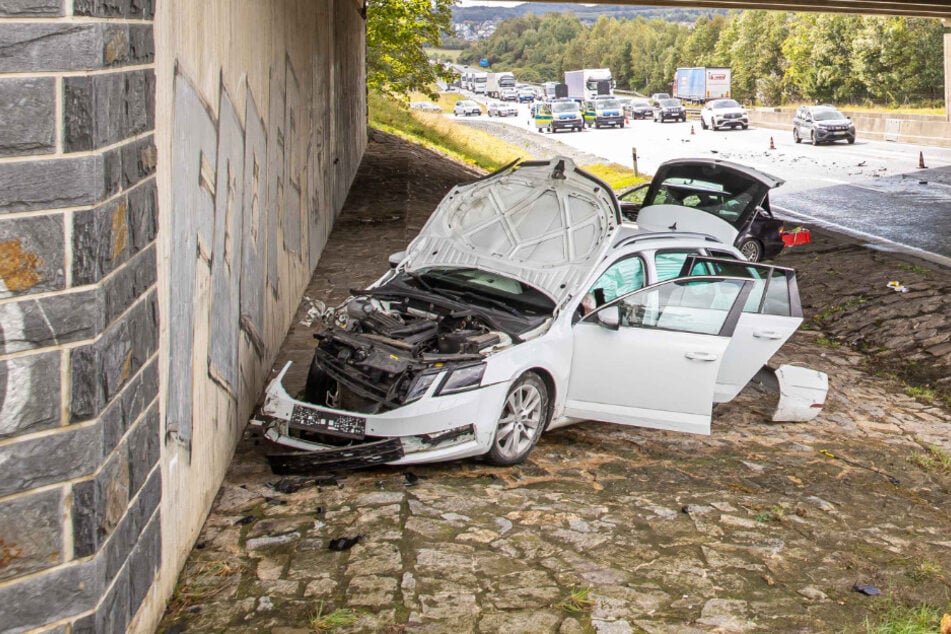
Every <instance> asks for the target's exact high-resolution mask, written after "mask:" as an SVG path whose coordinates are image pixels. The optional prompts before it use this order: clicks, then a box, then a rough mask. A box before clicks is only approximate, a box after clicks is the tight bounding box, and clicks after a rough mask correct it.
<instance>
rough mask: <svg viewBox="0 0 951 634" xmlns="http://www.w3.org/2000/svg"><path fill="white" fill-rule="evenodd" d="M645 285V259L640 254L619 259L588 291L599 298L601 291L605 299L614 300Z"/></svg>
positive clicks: (606, 300)
mask: <svg viewBox="0 0 951 634" xmlns="http://www.w3.org/2000/svg"><path fill="white" fill-rule="evenodd" d="M643 287H644V261H643V260H641V258H640V257H638V256H636V255H635V256H630V257H627V258H624V259H623V260H618V261H617V262H615V263H614V264H612V265H611V266H609V267H608V269H607V270H606V271H605V272H604V273H602V274H601V277H599V278H598V279H597V281H596V282H595V283H594V284H592V285H591V289H590V290H589V291H588V293H589V294H590V295H592V296H594V297H596V298H597V296H598V295H599V293H598V292H597V291H599V290H600V291H601V293H603V301H604V302H610V301H614V300H615V299H617V298H618V297H621V296H622V295H626V294H628V293H630V292H632V291H636V290H637V289H639V288H643Z"/></svg>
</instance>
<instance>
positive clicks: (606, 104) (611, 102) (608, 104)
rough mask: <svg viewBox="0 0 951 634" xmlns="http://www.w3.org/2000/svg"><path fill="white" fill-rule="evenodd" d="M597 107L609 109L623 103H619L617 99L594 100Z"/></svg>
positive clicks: (618, 106)
mask: <svg viewBox="0 0 951 634" xmlns="http://www.w3.org/2000/svg"><path fill="white" fill-rule="evenodd" d="M594 105H595V107H596V108H598V109H600V110H607V109H609V108H620V107H621V104H620V103H618V100H617V99H599V100H598V101H595V102H594Z"/></svg>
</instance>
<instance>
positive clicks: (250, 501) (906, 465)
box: [162, 133, 951, 634]
mask: <svg viewBox="0 0 951 634" xmlns="http://www.w3.org/2000/svg"><path fill="white" fill-rule="evenodd" d="M472 176H473V174H472V172H470V171H469V170H468V169H466V168H464V167H461V166H458V165H456V164H453V163H449V162H447V161H445V160H443V159H434V158H433V157H432V156H429V155H428V154H427V153H426V152H425V151H423V150H419V149H418V148H414V147H413V146H410V145H407V144H405V143H402V142H398V141H396V140H394V139H392V138H390V137H386V136H384V135H381V134H378V133H373V135H372V137H371V144H370V149H369V150H368V153H367V158H366V160H365V163H364V170H363V172H362V173H361V176H360V177H359V180H358V183H357V185H356V186H355V188H354V192H353V194H352V195H351V199H350V200H349V202H348V207H347V210H346V211H345V212H344V215H343V216H342V217H341V218H340V221H339V224H338V225H337V229H336V230H335V232H334V234H333V236H332V237H331V244H330V245H329V248H328V249H327V251H326V252H325V256H324V257H323V259H322V260H321V262H320V265H319V267H318V269H317V271H316V273H315V275H314V278H313V281H312V284H311V286H310V288H308V291H307V293H306V295H307V297H309V298H312V299H320V300H322V301H331V302H334V301H339V300H341V299H343V298H344V297H345V296H346V294H347V289H349V288H351V287H360V286H362V285H364V284H367V283H368V282H370V281H372V279H374V278H375V277H376V276H377V275H378V274H379V273H380V271H382V270H383V269H384V267H385V266H386V256H387V254H388V253H389V252H390V251H395V250H398V249H400V248H402V247H403V246H404V245H405V244H406V242H407V241H408V240H409V238H411V237H412V236H413V235H415V233H416V232H417V231H418V230H419V228H420V226H421V225H422V222H423V221H424V220H425V217H426V214H427V213H428V212H429V211H431V210H432V208H433V207H434V206H435V204H436V202H437V201H438V200H439V198H440V197H441V196H442V194H443V193H444V192H445V191H446V189H447V188H448V186H450V185H451V184H452V183H455V182H458V181H460V180H465V179H467V178H471V177H472ZM834 240H835V238H832V237H825V236H817V243H818V244H816V245H814V246H813V247H810V248H811V249H813V250H812V251H810V250H809V248H807V249H803V250H800V251H794V252H791V253H790V254H787V255H784V256H783V258H784V260H782V261H781V263H785V264H789V265H791V266H799V264H800V263H805V264H808V262H809V260H810V259H817V261H818V262H819V264H820V266H819V268H812V269H808V270H807V271H806V272H805V274H804V275H802V276H801V278H800V279H801V282H800V283H801V286H802V287H803V296H804V301H805V303H806V305H807V310H809V311H810V313H811V315H812V316H818V317H819V318H820V319H817V320H816V319H810V323H812V324H814V326H813V328H816V329H815V330H804V331H801V332H799V333H797V335H796V336H795V337H794V338H793V340H792V341H791V342H790V343H788V344H787V345H786V346H785V347H784V348H783V349H782V351H781V352H780V354H779V355H778V358H777V361H782V362H788V361H800V362H806V363H808V364H809V365H810V366H812V367H816V368H817V369H821V370H823V371H825V372H828V373H829V375H830V380H831V384H832V385H831V391H830V397H829V401H828V403H827V406H826V408H825V410H824V411H823V413H822V414H821V415H820V417H819V418H818V419H817V420H816V421H814V422H811V423H804V424H796V425H790V424H772V423H769V422H767V421H768V418H769V414H770V412H771V399H770V397H769V396H768V395H766V394H763V393H761V392H760V391H758V390H757V389H755V388H753V387H749V388H747V389H746V390H745V391H744V392H743V393H742V394H741V395H740V397H738V398H737V400H735V401H734V402H732V403H729V404H726V405H723V406H720V407H719V408H718V409H717V410H716V411H715V416H714V424H713V433H712V434H711V435H710V436H693V435H686V434H676V433H668V432H660V431H653V430H641V429H637V428H628V427H622V426H617V425H605V424H598V423H583V424H580V425H577V426H575V427H570V428H566V429H560V430H556V431H554V432H551V433H548V434H546V435H545V436H543V438H542V440H541V441H540V442H539V444H538V446H537V447H536V448H535V450H534V451H533V452H532V454H531V456H530V457H529V460H528V461H527V462H526V463H525V464H523V465H520V466H518V467H515V468H496V467H489V466H486V465H484V464H481V463H479V462H477V461H466V462H457V463H448V464H441V465H429V466H423V467H414V468H412V469H405V468H403V469H399V468H380V469H374V470H367V471H360V472H352V473H345V474H336V476H326V475H325V476H317V477H309V478H304V477H295V478H284V479H281V478H279V477H277V476H274V475H273V474H271V473H270V471H269V469H268V467H267V464H266V462H265V460H264V459H263V457H262V455H261V449H262V447H263V444H262V443H261V441H259V439H257V438H255V437H254V436H253V435H252V434H248V436H247V438H246V440H245V441H243V442H242V443H241V444H240V446H239V448H238V452H237V455H236V456H235V460H234V462H233V464H232V467H231V469H230V471H229V473H228V475H227V478H226V481H225V483H224V484H223V486H222V489H221V492H220V494H219V496H218V498H217V500H216V502H215V505H214V508H213V509H212V512H211V514H210V516H209V518H208V520H207V522H206V525H205V527H204V529H203V530H202V533H201V536H200V538H199V542H198V544H197V545H196V547H195V550H194V551H193V552H192V554H191V556H190V557H189V559H188V562H187V564H186V566H185V570H184V571H183V574H182V577H181V579H180V582H179V587H178V590H177V592H176V595H175V597H174V598H173V600H172V601H171V603H170V605H169V608H168V612H167V613H166V616H165V619H164V621H163V623H162V628H163V629H165V630H166V631H170V632H171V631H189V632H214V631H228V632H274V633H276V634H289V633H292V632H308V631H314V629H315V628H314V625H315V623H313V622H312V619H314V617H316V616H317V615H318V614H324V615H325V614H328V613H333V611H334V610H337V609H348V610H352V611H353V612H354V614H355V615H356V617H357V620H356V622H354V623H353V624H351V625H348V626H344V627H341V628H339V629H338V630H336V631H339V632H402V631H407V632H468V631H473V632H526V633H535V632H559V633H563V634H567V633H574V632H592V631H596V632H601V633H615V632H618V633H620V632H649V633H666V632H671V633H673V632H677V633H682V632H687V633H690V632H714V631H715V632H750V631H756V632H830V631H849V632H850V631H865V628H864V622H865V619H866V617H867V616H869V615H872V618H873V619H874V615H875V614H876V611H877V610H880V609H881V608H882V606H883V605H884V604H885V603H886V602H887V601H892V602H895V603H898V604H907V605H917V604H920V603H929V604H932V605H936V606H943V605H946V602H947V597H948V593H949V589H951V586H949V579H951V524H949V508H951V465H944V466H942V465H941V463H940V459H941V457H942V456H946V455H947V453H942V452H948V451H951V434H949V431H951V419H949V412H948V410H947V409H944V408H943V407H941V406H939V405H934V404H929V403H926V402H922V401H918V400H915V399H914V398H912V397H911V396H909V395H908V394H906V392H905V390H906V388H905V386H904V384H903V383H901V382H900V381H899V380H898V379H897V378H895V377H892V376H881V374H882V372H880V371H878V372H876V369H880V366H877V365H870V362H869V355H868V354H863V353H860V352H858V351H855V350H853V349H851V348H849V347H848V346H846V345H839V346H837V345H836V344H837V341H835V336H836V335H835V334H834V333H830V332H828V331H825V330H818V328H824V327H825V326H826V325H828V324H830V323H833V322H834V320H830V319H829V317H831V316H833V315H838V314H839V313H842V312H846V309H845V308H843V309H841V310H838V311H835V310H832V308H833V307H836V306H842V305H844V304H845V303H848V299H849V297H850V296H849V295H845V294H842V290H843V289H845V288H846V286H847V285H846V286H843V287H842V288H839V287H836V288H831V287H828V286H821V285H820V284H819V281H820V280H827V281H828V279H831V278H829V277H823V274H822V271H824V270H834V265H835V263H836V262H837V261H839V260H838V258H839V255H838V251H836V250H831V251H829V250H828V248H829V245H831V244H833V241H834ZM846 246H847V245H846ZM853 248H854V249H855V251H853V250H852V249H853ZM860 251H862V250H861V249H859V248H858V247H849V248H848V249H846V250H845V253H846V255H847V256H848V258H856V260H855V261H851V260H843V261H844V262H846V264H848V266H850V267H854V266H863V267H865V268H864V269H861V268H860V269H859V274H861V275H863V276H864V277H865V278H868V279H869V280H871V278H872V277H873V276H874V275H878V274H885V273H887V270H884V271H882V270H877V269H876V268H875V267H876V266H877V267H878V268H879V269H881V268H883V267H884V268H885V269H887V268H888V267H891V266H894V265H895V263H894V262H891V261H889V260H888V259H887V256H884V255H882V254H872V253H867V255H866V260H861V261H859V260H860ZM865 251H867V250H865ZM785 258H788V260H785ZM878 258H883V259H881V260H879V259H878ZM793 260H797V261H798V263H797V262H794V261H793ZM869 262H871V264H869ZM863 263H864V264H863ZM876 263H877V264H876ZM830 267H831V268H830ZM900 270H903V271H904V269H900ZM904 272H905V273H909V274H913V275H916V276H919V275H920V276H921V277H922V279H923V280H924V281H923V282H921V284H922V285H923V284H925V282H927V283H929V284H941V283H945V282H946V280H943V279H942V278H941V276H942V275H945V276H946V273H942V272H934V271H930V272H928V273H923V272H921V271H920V270H913V269H909V270H907V271H904ZM929 274H930V275H932V277H928V275H929ZM810 277H811V279H810ZM928 280H932V281H930V282H929V281H928ZM868 284H869V285H870V288H871V285H872V281H868ZM816 289H822V290H816ZM857 292H864V291H857ZM894 296H895V297H898V296H899V295H898V294H894ZM891 297H892V295H885V296H884V297H883V298H882V299H890V298H891ZM906 299H913V298H907V297H906ZM877 301H878V300H876V299H874V298H873V297H871V296H869V299H868V300H867V302H871V303H876V302H877ZM855 305H856V304H855V303H854V302H853V303H851V304H849V305H848V309H849V310H851V308H852V307H854V306H855ZM876 305H878V304H877V303H876ZM308 308H309V304H308V302H307V301H305V302H304V303H303V304H302V306H301V309H300V311H299V313H298V320H297V322H298V323H297V324H296V325H295V327H294V328H293V329H292V332H291V333H290V335H289V337H288V341H287V344H286V345H285V348H284V351H283V352H282V354H281V358H279V359H278V361H277V363H276V366H277V367H280V365H282V364H283V361H284V360H285V359H294V360H296V361H297V363H296V364H295V369H296V370H297V371H296V372H295V373H294V374H292V375H291V376H290V378H289V381H288V382H289V384H290V385H291V387H292V388H293V387H297V388H299V387H301V386H302V384H303V373H304V372H306V366H307V363H309V361H310V356H311V351H312V343H311V342H312V339H311V338H310V333H311V331H312V329H311V328H310V327H308V326H307V325H306V324H308V323H309V321H310V320H309V318H308ZM866 309H868V306H866ZM823 310H826V311H831V312H829V314H828V315H824V314H822V313H821V311H823ZM916 315H917V313H916ZM947 316H948V315H947V313H945V317H947ZM860 318H861V316H860V315H857V316H856V319H860ZM885 321H887V320H885ZM882 323H885V322H882ZM882 323H880V325H879V327H880V328H884V327H886V326H887V324H885V325H882ZM833 325H834V324H833ZM902 328H904V326H899V327H898V329H899V330H901V329H902ZM937 329H938V330H939V331H940V330H941V329H943V332H945V333H947V332H948V330H947V323H944V324H940V325H938V326H937ZM896 336H897V335H896ZM843 337H844V333H843ZM912 340H914V335H912ZM936 345H940V344H936ZM883 347H884V346H883ZM915 350H916V351H915V352H913V353H911V354H918V352H917V351H918V350H919V348H915ZM932 356H935V357H936V355H932ZM936 358H937V357H936ZM892 365H897V364H896V363H893V364H892ZM939 378H940V377H939ZM358 536H359V541H358V542H357V543H356V544H355V545H353V546H352V548H349V549H347V550H342V551H335V550H331V549H330V548H329V547H330V546H332V545H338V546H339V543H338V540H340V538H355V537H358ZM855 584H860V585H861V584H868V585H872V586H875V587H877V588H880V589H881V590H882V595H880V596H877V597H872V596H866V595H864V594H861V593H858V592H855V591H853V590H852V589H853V586H854V585H855ZM573 595H574V597H575V600H574V601H572V600H571V597H572V596H573Z"/></svg>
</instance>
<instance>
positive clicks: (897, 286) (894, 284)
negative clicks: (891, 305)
mask: <svg viewBox="0 0 951 634" xmlns="http://www.w3.org/2000/svg"><path fill="white" fill-rule="evenodd" d="M885 286H887V287H888V288H890V289H892V290H893V291H895V292H896V293H907V292H908V287H907V286H905V285H904V284H902V283H901V282H899V281H898V280H892V281H891V282H889V283H888V284H886V285H885Z"/></svg>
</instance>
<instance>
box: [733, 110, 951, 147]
mask: <svg viewBox="0 0 951 634" xmlns="http://www.w3.org/2000/svg"><path fill="white" fill-rule="evenodd" d="M842 112H843V113H844V114H846V115H847V116H849V117H851V118H852V122H853V123H854V124H855V132H856V135H857V136H858V137H860V138H863V139H871V140H873V141H896V142H899V143H915V144H918V145H939V146H944V147H947V146H951V122H949V121H946V120H945V118H944V117H942V116H932V115H914V114H902V115H891V114H884V113H869V112H850V111H848V110H842ZM795 114H796V111H795V109H791V108H786V109H781V108H754V109H752V110H750V123H752V124H753V125H757V126H761V127H764V128H776V129H778V130H787V131H788V132H789V133H790V134H792V120H793V117H794V116H795Z"/></svg>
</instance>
